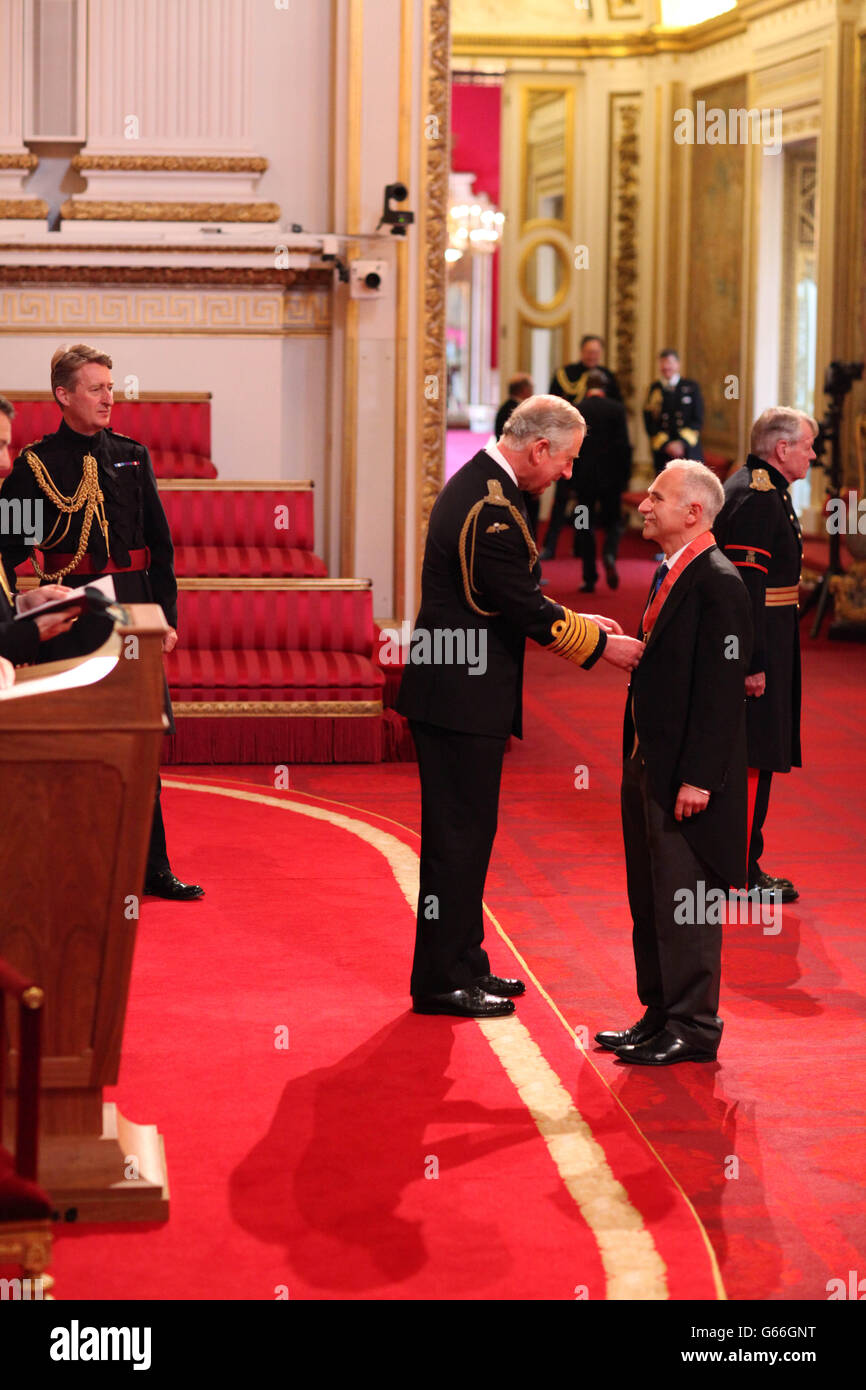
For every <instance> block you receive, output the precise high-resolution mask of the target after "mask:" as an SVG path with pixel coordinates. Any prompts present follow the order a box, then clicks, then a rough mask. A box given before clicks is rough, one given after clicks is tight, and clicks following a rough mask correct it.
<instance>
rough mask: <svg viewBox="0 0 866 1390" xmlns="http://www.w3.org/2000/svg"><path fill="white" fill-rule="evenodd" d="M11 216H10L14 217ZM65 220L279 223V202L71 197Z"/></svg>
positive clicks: (67, 203) (61, 211) (68, 201)
mask: <svg viewBox="0 0 866 1390" xmlns="http://www.w3.org/2000/svg"><path fill="white" fill-rule="evenodd" d="M11 215H12V214H7V216H11ZM60 216H61V217H63V218H66V219H70V220H71V219H78V220H83V219H85V218H88V219H95V220H97V221H100V222H279V220H280V206H279V204H278V203H151V202H147V203H126V202H121V201H119V200H118V201H116V202H115V201H104V202H100V201H97V200H95V199H94V200H93V201H92V202H91V201H88V200H87V199H86V198H69V199H67V201H66V202H65V203H64V204H63V206H62V207H61V209H60Z"/></svg>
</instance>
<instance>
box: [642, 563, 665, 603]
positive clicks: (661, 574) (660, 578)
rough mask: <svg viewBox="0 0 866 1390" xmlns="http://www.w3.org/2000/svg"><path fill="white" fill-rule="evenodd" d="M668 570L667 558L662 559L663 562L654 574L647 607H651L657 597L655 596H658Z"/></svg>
mask: <svg viewBox="0 0 866 1390" xmlns="http://www.w3.org/2000/svg"><path fill="white" fill-rule="evenodd" d="M667 572H668V566H667V561H666V560H662V562H661V564H660V565H659V567H658V569H657V570H656V572H655V574H654V575H653V584H652V588H651V589H650V596H649V598H648V599H647V605H646V606H647V608H649V606H650V604H651V603H652V601H653V599H654V598H655V596H656V594H657V593H658V591H659V589H660V588H661V586H662V584H664V582H665V575H666V574H667Z"/></svg>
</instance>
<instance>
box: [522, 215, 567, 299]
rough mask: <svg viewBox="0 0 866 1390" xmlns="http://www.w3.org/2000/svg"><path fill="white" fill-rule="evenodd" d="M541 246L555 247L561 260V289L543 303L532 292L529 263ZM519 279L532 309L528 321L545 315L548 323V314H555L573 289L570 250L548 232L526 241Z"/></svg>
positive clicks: (525, 297)
mask: <svg viewBox="0 0 866 1390" xmlns="http://www.w3.org/2000/svg"><path fill="white" fill-rule="evenodd" d="M552 225H553V226H556V225H557V224H555V223H554V224H552ZM539 246H552V247H553V249H554V251H555V252H556V256H557V260H558V261H559V266H560V271H561V277H560V281H559V289H558V290H557V291H556V293H555V294H554V296H553V298H552V299H549V300H547V301H545V302H544V303H542V302H541V300H539V299H536V297H535V295H534V294H532V293H531V292H530V289H529V265H530V261H531V259H532V256H533V255H534V253H535V251H536V250H537V249H538V247H539ZM517 280H518V284H519V285H520V293H521V294H522V295H523V298H524V300H525V301H526V306H527V308H528V309H529V310H530V313H529V314H528V315H526V316H525V317H526V318H527V321H529V322H532V323H533V324H537V323H538V322H539V320H538V319H536V317H535V316H536V315H544V316H545V317H544V319H543V322H544V324H548V323H549V319H548V318H547V315H549V314H555V313H556V310H557V309H559V307H560V305H562V304H564V303H565V301H566V299H567V298H568V296H569V293H570V291H571V260H570V258H569V255H568V252H567V251H566V250H565V248H564V247H563V245H562V243H561V241H559V240H557V239H556V238H555V237H553V236H551V235H549V234H548V233H544V232H542V233H540V234H539V235H538V236H536V237H534V238H533V239H532V240H531V241H527V242H524V244H523V248H522V250H521V252H520V260H519V262H518V266H517ZM558 321H560V320H558Z"/></svg>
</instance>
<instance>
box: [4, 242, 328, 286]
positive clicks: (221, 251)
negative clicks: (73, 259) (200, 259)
mask: <svg viewBox="0 0 866 1390" xmlns="http://www.w3.org/2000/svg"><path fill="white" fill-rule="evenodd" d="M282 244H285V243H282ZM275 245H276V246H279V245H281V243H280V242H279V241H278V240H277V241H276V243H275ZM57 249H58V248H57V243H56V242H54V241H29V240H28V242H27V244H26V246H25V245H24V244H23V242H20V241H0V251H17V252H21V251H25V250H26V251H27V252H28V253H29V252H33V251H52V252H54V253H55V254H56V252H57ZM72 249H74V251H75V253H76V255H77V254H78V253H79V252H80V251H100V252H102V254H103V255H104V256H105V255H109V254H114V253H116V252H120V253H121V254H123V255H131V254H132V253H134V252H137V251H142V252H146V253H147V255H148V256H152V255H153V250H154V247H153V242H152V241H141V242H138V241H115V242H107V241H76V243H75V246H74V248H72ZM161 250H162V251H163V252H166V251H168V250H172V251H181V250H182V251H185V252H187V253H188V252H189V251H190V247H189V245H188V244H187V245H186V246H181V245H177V244H175V245H174V246H165V245H163V246H162V247H161ZM287 250H289V252H290V254H291V255H292V256H320V255H321V254H322V252H321V247H319V246H294V245H293V246H291V247H287ZM194 254H195V255H196V256H250V255H257V256H261V254H262V244H261V242H260V241H259V242H247V243H246V244H243V243H238V244H234V245H232V246H224V245H223V246H196V247H195V248H194ZM313 270H317V271H321V272H322V274H323V280H322V283H323V284H325V283H328V284H330V283H331V281H332V280H333V278H334V272H333V271H332V270H330V269H329V268H326V267H324V266H315V267H312V269H311V270H304V271H301V272H300V273H301V274H302V275H310V274H312V271H313Z"/></svg>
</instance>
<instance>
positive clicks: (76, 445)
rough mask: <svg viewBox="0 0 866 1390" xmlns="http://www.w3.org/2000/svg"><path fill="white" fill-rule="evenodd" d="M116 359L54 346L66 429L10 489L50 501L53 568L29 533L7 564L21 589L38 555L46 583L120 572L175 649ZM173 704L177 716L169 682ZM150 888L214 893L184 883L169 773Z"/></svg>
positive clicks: (13, 544) (161, 559)
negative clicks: (119, 402)
mask: <svg viewBox="0 0 866 1390" xmlns="http://www.w3.org/2000/svg"><path fill="white" fill-rule="evenodd" d="M111 365H112V363H111V358H110V357H108V356H107V355H106V354H105V353H103V352H100V351H99V350H98V349H97V348H93V347H90V346H89V345H88V344H87V343H75V344H73V346H72V347H70V348H59V349H58V350H57V352H55V353H54V356H53V357H52V359H51V389H52V392H53V393H54V398H55V400H56V401H57V404H58V406H59V407H60V411H61V414H62V417H63V418H62V420H61V423H60V428H59V429H58V430H56V431H55V432H54V433H53V434H47V435H45V437H44V438H43V439H40V440H39V441H38V442H37V443H35V444H29V445H27V447H26V448H24V449H22V451H21V453H20V454H19V455H18V457H17V459H16V460H15V463H14V464H13V466H12V472H11V473H10V474H9V475H8V477H7V478H5V479H4V480H3V489H2V497H3V499H5V500H6V501H8V502H10V503H12V502H14V501H15V500H16V499H17V500H18V501H20V502H21V504H22V507H21V515H22V516H23V514H24V504H27V503H30V504H34V503H36V504H38V505H39V506H40V507H41V508H42V511H43V514H44V525H43V532H42V534H43V540H42V543H41V545H40V547H39V548H40V549H41V550H42V552H43V556H44V559H45V569H43V568H42V567H41V566H40V565H39V564H38V562H37V560H36V559H35V556H34V555H33V550H34V540H33V536H32V535H28V534H24V533H22V532H21V531H19V532H17V533H13V532H12V531H10V532H8V533H7V534H5V535H4V536H3V537H2V538H0V565H5V568H6V577H7V580H8V583H9V586H10V588H11V589H12V591H13V592H14V588H15V567H16V566H17V565H19V564H20V563H21V562H22V560H25V559H27V557H28V556H30V558H31V561H32V563H33V568H34V570H35V571H36V573H37V574H38V575H39V578H40V579H41V580H42V581H43V583H46V582H48V583H54V582H57V581H59V580H66V581H67V583H68V585H69V586H71V587H72V588H80V587H81V586H82V585H87V584H90V583H92V582H93V580H94V579H95V578H99V577H101V576H103V575H110V576H111V578H112V581H113V584H114V590H115V594H116V596H117V598H118V599H119V600H120V602H121V603H158V604H160V606H161V607H162V610H163V612H164V613H165V616H166V620H167V621H168V624H169V632H168V633H167V635H166V637H165V639H164V641H163V650H164V651H167V652H168V651H171V650H172V649H173V648H174V646H175V645H176V643H177V632H176V631H175V625H176V623H177V583H176V581H175V577H174V547H173V545H172V541H171V533H170V531H169V526H168V521H167V520H166V516H165V512H164V510H163V506H162V503H161V501H160V499H159V493H158V491H157V486H156V479H155V477H154V472H153V465H152V464H151V461H150V455H149V453H148V451H147V449H146V448H145V446H144V445H143V444H139V443H137V442H136V441H135V440H134V439H128V438H126V436H125V435H122V434H115V433H114V431H113V430H111V429H110V428H109V420H110V419H111V407H112V404H113V400H114V396H113V382H112V379H111ZM84 631H86V629H84V628H82V629H79V632H82V633H83V632H84ZM76 635H77V634H72V635H71V636H70V637H69V638H64V639H63V640H64V642H66V643H68V649H67V650H65V651H64V652H63V655H65V656H74V655H76V654H78V652H80V651H81V650H82V648H81V647H80V646H79V647H76V643H75V637H76ZM84 650H87V648H86V647H85V648H84ZM166 704H167V706H168V712H169V717H170V711H171V706H170V704H169V703H168V688H167V687H166ZM145 892H146V893H152V894H154V895H155V896H158V897H162V898H171V899H174V900H175V901H190V900H192V899H195V898H200V897H202V896H203V894H204V889H203V888H201V887H199V885H198V884H195V883H182V882H181V881H180V879H179V878H177V877H176V875H175V874H174V873H172V870H171V866H170V864H169V860H168V852H167V849H166V841H165V828H164V825H163V819H162V808H161V806H160V782H159V779H157V792H156V803H155V806H154V813H153V822H152V832H151V840H150V848H149V851H148V859H147V870H146V878H145Z"/></svg>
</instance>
